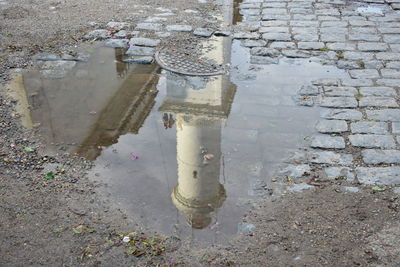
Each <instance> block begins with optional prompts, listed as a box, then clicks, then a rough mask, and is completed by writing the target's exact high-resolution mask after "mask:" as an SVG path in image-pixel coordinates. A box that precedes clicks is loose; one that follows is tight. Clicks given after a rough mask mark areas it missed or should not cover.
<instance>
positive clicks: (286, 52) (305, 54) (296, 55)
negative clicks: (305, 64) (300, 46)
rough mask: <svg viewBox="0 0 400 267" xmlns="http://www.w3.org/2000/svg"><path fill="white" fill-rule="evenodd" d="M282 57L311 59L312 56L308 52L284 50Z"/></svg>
mask: <svg viewBox="0 0 400 267" xmlns="http://www.w3.org/2000/svg"><path fill="white" fill-rule="evenodd" d="M282 55H284V56H285V57H291V58H307V57H310V54H309V53H308V52H306V51H302V50H282Z"/></svg>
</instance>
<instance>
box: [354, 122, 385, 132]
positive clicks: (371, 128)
mask: <svg viewBox="0 0 400 267" xmlns="http://www.w3.org/2000/svg"><path fill="white" fill-rule="evenodd" d="M350 129H351V132H352V133H364V134H387V133H388V125H387V123H386V122H374V121H359V122H353V123H351V124H350Z"/></svg>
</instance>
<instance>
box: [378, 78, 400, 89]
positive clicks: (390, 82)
mask: <svg viewBox="0 0 400 267" xmlns="http://www.w3.org/2000/svg"><path fill="white" fill-rule="evenodd" d="M376 84H378V85H384V86H394V87H400V79H379V80H377V81H376Z"/></svg>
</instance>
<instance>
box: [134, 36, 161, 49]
mask: <svg viewBox="0 0 400 267" xmlns="http://www.w3.org/2000/svg"><path fill="white" fill-rule="evenodd" d="M160 42H161V41H160V40H159V39H150V38H141V37H134V38H131V39H130V40H129V44H130V45H138V46H149V47H154V46H157V45H159V44H160Z"/></svg>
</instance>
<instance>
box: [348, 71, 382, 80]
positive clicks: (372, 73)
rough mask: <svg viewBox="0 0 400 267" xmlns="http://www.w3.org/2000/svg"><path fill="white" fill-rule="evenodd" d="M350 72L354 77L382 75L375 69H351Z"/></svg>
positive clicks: (366, 77)
mask: <svg viewBox="0 0 400 267" xmlns="http://www.w3.org/2000/svg"><path fill="white" fill-rule="evenodd" d="M349 74H350V76H351V77H352V78H354V79H377V78H379V77H380V75H379V72H378V71H377V70H374V69H364V70H350V71H349Z"/></svg>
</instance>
